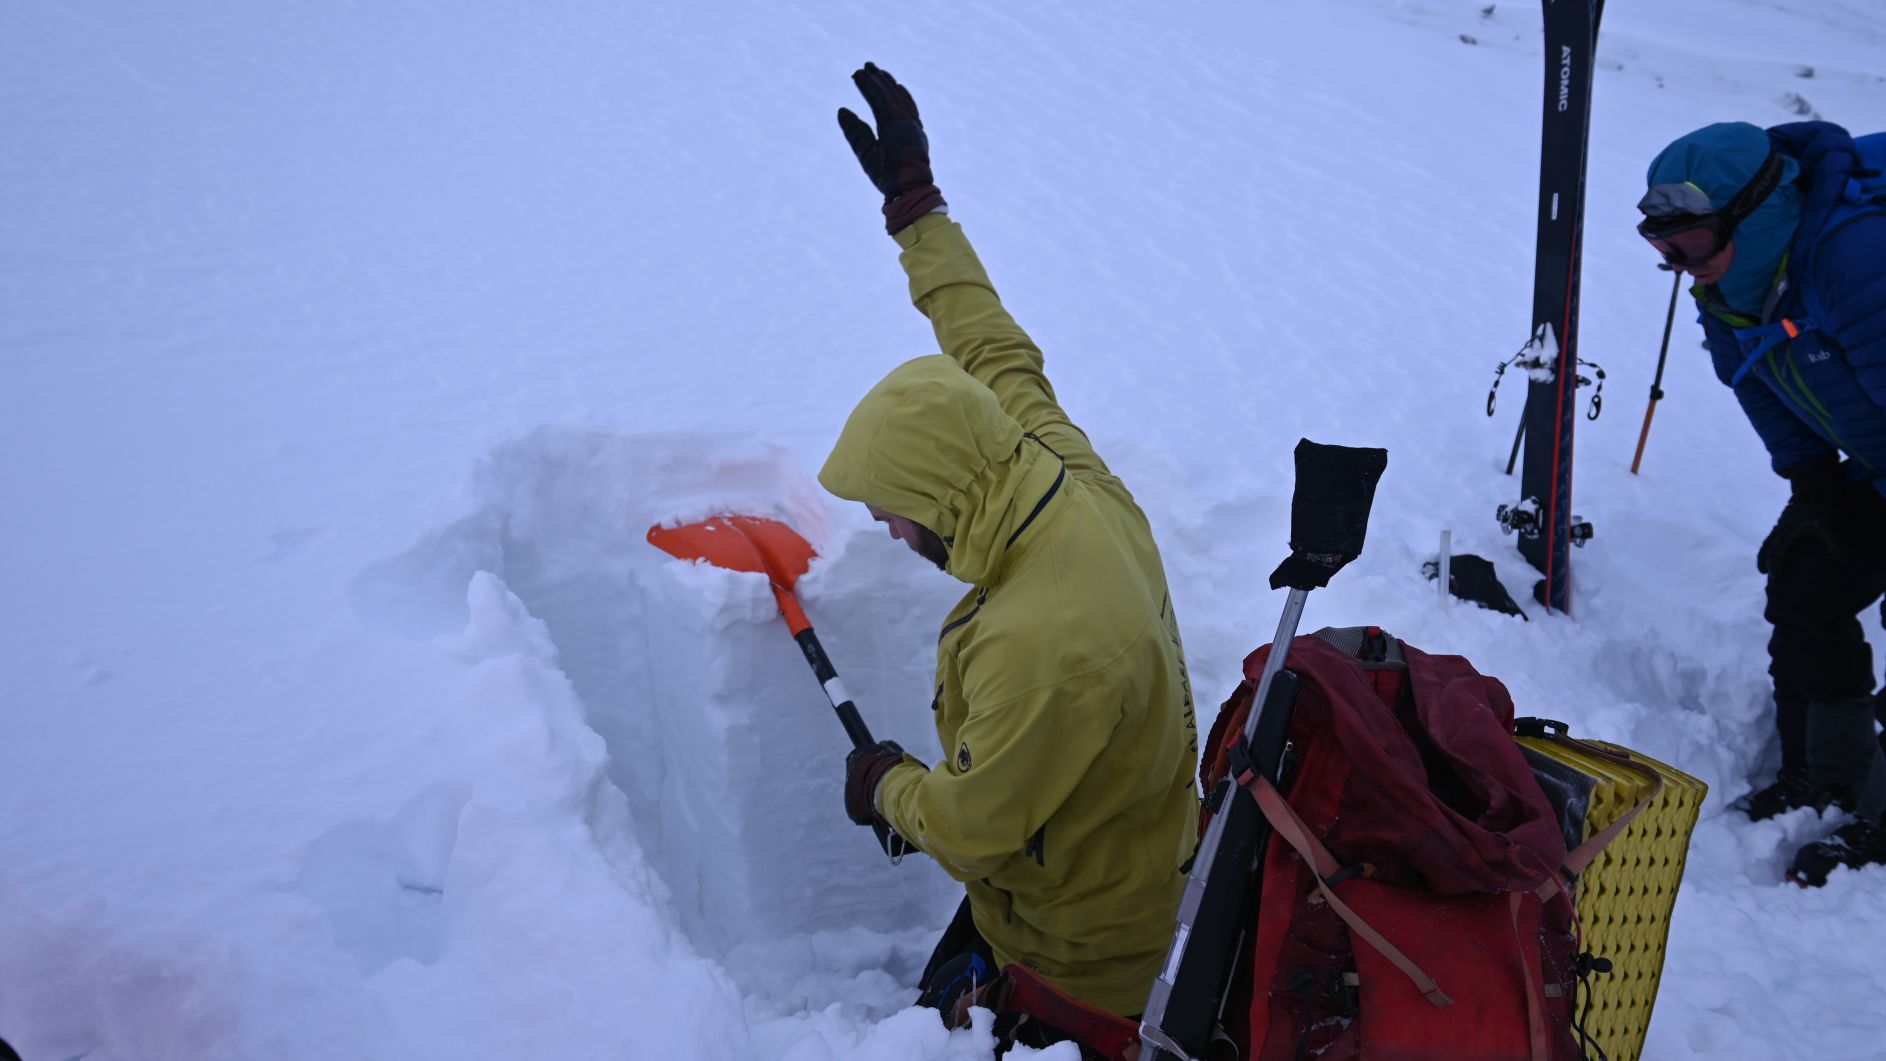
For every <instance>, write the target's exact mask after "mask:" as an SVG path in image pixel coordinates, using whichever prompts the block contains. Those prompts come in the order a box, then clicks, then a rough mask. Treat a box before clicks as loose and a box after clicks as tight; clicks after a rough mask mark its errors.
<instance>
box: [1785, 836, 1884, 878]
mask: <svg viewBox="0 0 1886 1061" xmlns="http://www.w3.org/2000/svg"><path fill="white" fill-rule="evenodd" d="M1880 865H1886V828H1882V827H1881V826H1880V823H1879V822H1876V821H1873V822H1868V821H1860V822H1853V823H1851V824H1848V825H1843V826H1841V827H1840V828H1838V829H1835V830H1834V832H1833V835H1832V836H1829V837H1827V838H1826V839H1824V840H1816V841H1814V842H1813V843H1811V844H1808V845H1807V846H1806V847H1803V848H1802V849H1801V850H1800V851H1798V852H1796V853H1795V856H1794V865H1792V866H1790V867H1788V879H1789V880H1791V881H1793V882H1794V883H1796V884H1799V885H1800V886H1801V887H1803V888H1818V887H1820V886H1821V885H1823V884H1826V883H1827V876H1828V874H1830V873H1832V872H1833V871H1834V870H1836V869H1839V868H1840V867H1841V866H1845V867H1847V868H1848V869H1860V868H1862V867H1865V866H1880Z"/></svg>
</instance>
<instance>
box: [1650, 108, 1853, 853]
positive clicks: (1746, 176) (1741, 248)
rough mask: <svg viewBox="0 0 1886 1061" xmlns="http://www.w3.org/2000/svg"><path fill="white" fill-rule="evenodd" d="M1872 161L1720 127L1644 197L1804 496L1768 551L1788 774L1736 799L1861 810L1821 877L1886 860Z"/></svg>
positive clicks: (1758, 805)
mask: <svg viewBox="0 0 1886 1061" xmlns="http://www.w3.org/2000/svg"><path fill="white" fill-rule="evenodd" d="M1867 142H1868V143H1869V144H1871V143H1872V140H1871V138H1869V139H1868V141H1867ZM1872 150H1873V148H1871V147H1868V148H1866V149H1865V150H1864V153H1867V154H1868V159H1867V161H1873V159H1872V156H1871V151H1872ZM1862 154H1863V149H1862V148H1861V147H1860V146H1859V145H1856V143H1855V141H1854V138H1853V137H1851V136H1850V135H1848V133H1847V131H1846V130H1845V129H1842V128H1841V127H1839V126H1837V125H1833V124H1831V123H1828V122H1797V123H1794V124H1790V125H1780V126H1776V127H1774V128H1772V129H1767V130H1764V129H1760V128H1758V127H1756V126H1753V125H1750V124H1748V123H1746V122H1725V123H1719V124H1716V125H1710V126H1706V127H1704V128H1702V129H1698V130H1696V131H1695V132H1692V133H1689V134H1687V135H1685V136H1683V137H1680V138H1679V139H1677V140H1676V141H1675V142H1674V143H1672V144H1670V146H1669V147H1667V148H1665V149H1664V150H1663V152H1662V153H1661V154H1659V155H1658V156H1657V158H1656V160H1655V161H1653V162H1652V163H1651V164H1650V171H1649V174H1648V178H1647V180H1648V183H1649V185H1650V188H1649V191H1648V192H1647V193H1646V194H1645V195H1644V197H1643V199H1642V200H1641V201H1640V202H1639V203H1638V209H1639V210H1640V211H1642V212H1643V214H1644V220H1643V222H1642V223H1641V224H1640V225H1639V226H1638V231H1639V232H1640V233H1642V234H1643V236H1644V238H1645V239H1647V240H1649V241H1650V243H1651V245H1652V246H1653V247H1655V248H1656V250H1657V251H1658V252H1659V253H1661V254H1662V255H1663V256H1664V260H1665V262H1666V263H1667V264H1668V265H1669V267H1670V268H1673V269H1677V270H1681V271H1684V272H1687V273H1689V274H1690V277H1691V278H1692V279H1693V280H1694V282H1695V283H1694V286H1692V287H1691V289H1690V293H1691V294H1692V295H1693V296H1694V297H1695V299H1696V303H1697V306H1698V308H1699V309H1700V310H1701V319H1702V324H1703V335H1704V340H1705V344H1706V345H1707V346H1708V348H1709V352H1710V355H1711V357H1712V358H1713V359H1714V361H1715V368H1716V375H1717V376H1718V377H1719V378H1720V379H1721V380H1722V381H1723V382H1724V383H1726V384H1728V385H1729V386H1730V387H1731V388H1733V389H1734V391H1735V396H1736V399H1737V400H1738V401H1739V402H1741V404H1742V409H1743V411H1744V412H1745V413H1746V414H1747V415H1748V418H1749V422H1750V423H1751V424H1753V425H1754V427H1755V430H1756V432H1757V433H1758V434H1759V435H1760V436H1761V439H1762V442H1763V443H1764V444H1765V445H1766V446H1767V448H1768V453H1769V455H1770V458H1771V460H1772V465H1773V468H1774V471H1775V473H1776V474H1777V475H1780V476H1781V477H1782V478H1784V479H1786V480H1788V483H1789V487H1790V497H1789V500H1788V503H1787V505H1786V507H1785V508H1783V509H1782V511H1781V517H1780V519H1779V520H1778V521H1777V522H1776V524H1775V529H1774V530H1773V531H1772V532H1770V533H1769V535H1768V539H1767V540H1766V541H1764V542H1763V543H1762V546H1761V549H1760V551H1759V552H1758V553H1757V555H1756V566H1757V568H1759V569H1760V571H1761V572H1762V573H1763V574H1765V575H1767V576H1768V607H1767V611H1766V617H1767V619H1768V621H1769V622H1770V623H1771V624H1773V627H1774V634H1773V636H1772V637H1771V638H1770V640H1769V642H1768V654H1769V674H1770V675H1771V676H1772V677H1773V679H1774V688H1775V722H1776V728H1777V729H1778V730H1779V731H1780V742H1781V772H1780V775H1779V777H1778V778H1777V780H1776V781H1775V782H1774V783H1773V784H1771V785H1768V786H1767V787H1765V788H1762V789H1759V790H1757V791H1755V792H1752V793H1750V794H1748V795H1746V796H1744V797H1743V798H1742V799H1740V800H1738V801H1737V803H1736V806H1737V807H1738V808H1739V809H1741V810H1742V811H1744V812H1745V813H1747V814H1748V816H1749V817H1750V818H1753V819H1755V820H1757V821H1759V820H1761V819H1764V818H1769V817H1773V816H1775V815H1777V814H1781V813H1784V812H1786V811H1790V810H1794V809H1796V808H1799V807H1812V808H1814V809H1815V810H1817V811H1824V810H1826V809H1827V808H1828V807H1830V806H1836V805H1837V806H1839V807H1841V808H1843V809H1845V810H1848V811H1851V812H1852V813H1853V814H1854V816H1855V820H1854V821H1853V822H1852V823H1851V824H1849V825H1846V826H1844V827H1842V828H1840V829H1838V830H1836V831H1835V832H1834V833H1833V834H1832V835H1831V836H1829V837H1827V838H1826V839H1823V840H1819V841H1816V842H1814V843H1811V844H1809V845H1807V846H1806V847H1804V848H1802V850H1801V851H1800V852H1799V853H1798V854H1797V855H1796V856H1795V859H1794V862H1793V865H1792V867H1791V868H1790V870H1789V874H1788V875H1789V878H1790V879H1792V880H1794V881H1795V882H1797V883H1800V884H1805V885H1820V884H1824V883H1825V882H1826V880H1827V876H1828V873H1829V872H1831V871H1832V870H1833V869H1834V868H1836V867H1838V866H1842V865H1845V866H1850V867H1854V868H1858V867H1860V866H1864V865H1867V864H1869V863H1886V826H1883V823H1882V818H1881V816H1882V813H1883V812H1886V755H1883V753H1882V748H1883V747H1886V745H1882V743H1881V738H1880V737H1879V731H1878V728H1877V725H1876V722H1875V719H1876V717H1877V718H1878V719H1879V720H1880V721H1886V701H1882V700H1881V699H1879V698H1876V697H1875V695H1874V679H1875V676H1874V672H1873V655H1872V650H1871V649H1870V648H1869V647H1868V646H1867V643H1866V638H1865V635H1864V633H1863V632H1862V630H1861V626H1860V622H1859V620H1858V618H1857V616H1858V615H1859V613H1860V612H1861V611H1862V610H1864V609H1867V608H1870V607H1872V606H1874V604H1875V603H1876V602H1879V601H1880V599H1881V596H1882V594H1886V177H1882V176H1881V175H1880V174H1879V173H1878V172H1877V169H1876V168H1873V167H1869V166H1868V165H1866V164H1865V163H1864V162H1863V161H1862V157H1861V156H1862ZM1875 166H1877V163H1875ZM1882 614H1883V615H1886V609H1882ZM1883 695H1886V694H1883Z"/></svg>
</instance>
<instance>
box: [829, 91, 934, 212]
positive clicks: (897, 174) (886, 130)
mask: <svg viewBox="0 0 1886 1061" xmlns="http://www.w3.org/2000/svg"><path fill="white" fill-rule="evenodd" d="M851 81H852V83H853V84H855V85H857V86H858V91H859V92H860V93H861V94H863V96H864V101H865V102H866V103H867V104H870V106H871V119H872V121H875V122H876V123H877V132H876V133H875V134H874V133H872V131H871V126H869V125H867V124H865V122H864V120H863V119H861V118H859V117H858V116H857V115H856V114H853V113H852V112H851V111H850V110H849V109H848V108H845V107H840V108H838V127H839V128H840V129H841V130H843V131H844V133H845V140H846V142H847V143H849V144H851V152H852V154H854V155H857V156H858V164H859V165H861V166H863V167H864V175H865V176H867V177H869V178H871V183H872V184H874V185H876V186H877V189H878V191H880V192H883V193H884V229H885V231H887V232H890V233H891V234H893V235H895V234H896V233H898V232H901V231H902V230H903V229H905V228H907V227H908V226H909V225H910V224H911V223H912V222H914V221H916V220H917V219H918V218H920V217H922V216H923V215H925V214H927V213H929V212H931V211H932V210H935V209H936V208H937V207H939V206H942V205H944V204H943V193H942V192H940V191H938V190H937V187H936V179H935V178H934V177H932V176H931V175H930V139H929V137H927V136H925V135H924V133H923V119H922V118H919V117H918V116H917V102H916V101H915V100H913V99H911V98H910V90H909V89H907V88H905V87H904V86H902V85H900V84H898V83H897V79H896V78H894V77H892V76H891V75H890V74H888V73H886V72H885V71H883V70H879V69H878V68H877V67H876V66H875V65H873V64H871V63H866V64H864V68H863V69H861V70H858V71H856V72H854V73H853V74H852V75H851Z"/></svg>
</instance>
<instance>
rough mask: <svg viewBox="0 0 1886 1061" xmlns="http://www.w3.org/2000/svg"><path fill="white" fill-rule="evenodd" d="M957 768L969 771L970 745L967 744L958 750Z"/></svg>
mask: <svg viewBox="0 0 1886 1061" xmlns="http://www.w3.org/2000/svg"><path fill="white" fill-rule="evenodd" d="M956 768H957V769H958V770H964V771H967V770H968V769H969V744H968V743H967V742H965V743H964V744H963V746H962V747H960V748H958V749H956Z"/></svg>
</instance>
